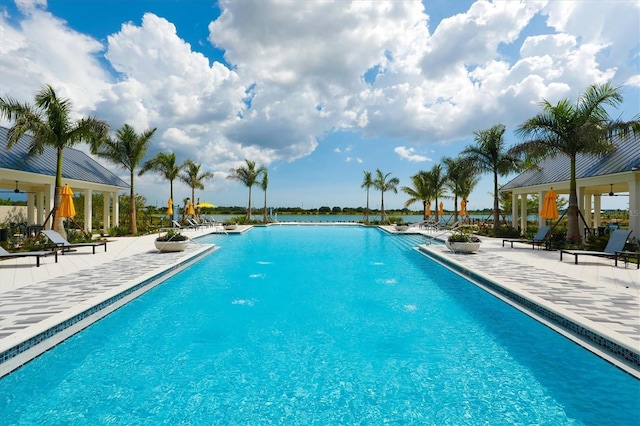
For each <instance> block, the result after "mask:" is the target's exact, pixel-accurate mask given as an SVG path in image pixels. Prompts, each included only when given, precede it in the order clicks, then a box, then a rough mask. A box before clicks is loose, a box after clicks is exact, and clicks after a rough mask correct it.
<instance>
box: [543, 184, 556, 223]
mask: <svg viewBox="0 0 640 426" xmlns="http://www.w3.org/2000/svg"><path fill="white" fill-rule="evenodd" d="M557 198H558V194H557V193H556V191H554V190H553V188H551V189H550V190H549V191H548V192H547V193H546V194H545V196H544V201H543V202H542V209H540V217H542V218H544V219H557V218H558V205H557V203H556V199H557Z"/></svg>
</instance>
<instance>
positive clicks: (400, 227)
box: [395, 225, 409, 232]
mask: <svg viewBox="0 0 640 426" xmlns="http://www.w3.org/2000/svg"><path fill="white" fill-rule="evenodd" d="M395 228H396V231H398V232H404V231H406V230H407V229H409V225H396V226H395Z"/></svg>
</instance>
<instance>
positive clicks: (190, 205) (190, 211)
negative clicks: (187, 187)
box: [187, 201, 196, 216]
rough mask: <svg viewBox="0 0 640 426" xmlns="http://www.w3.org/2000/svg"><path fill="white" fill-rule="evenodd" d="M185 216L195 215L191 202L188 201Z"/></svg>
mask: <svg viewBox="0 0 640 426" xmlns="http://www.w3.org/2000/svg"><path fill="white" fill-rule="evenodd" d="M187 214H190V215H191V216H193V215H195V214H196V211H195V210H194V209H193V201H189V207H188V208H187Z"/></svg>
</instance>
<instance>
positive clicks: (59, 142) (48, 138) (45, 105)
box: [0, 85, 109, 236]
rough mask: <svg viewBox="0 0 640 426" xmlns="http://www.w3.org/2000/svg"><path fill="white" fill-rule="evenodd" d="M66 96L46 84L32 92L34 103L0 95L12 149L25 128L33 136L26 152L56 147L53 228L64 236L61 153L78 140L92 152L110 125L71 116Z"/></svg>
mask: <svg viewBox="0 0 640 426" xmlns="http://www.w3.org/2000/svg"><path fill="white" fill-rule="evenodd" d="M71 109H72V104H71V101H70V100H69V99H64V98H58V96H57V95H56V92H55V90H54V89H53V87H51V86H49V85H46V86H44V87H43V88H42V89H40V90H39V91H38V92H37V93H36V95H35V106H32V105H29V104H26V103H24V104H21V103H19V102H18V101H17V100H16V99H13V98H9V97H0V116H2V117H5V118H7V119H8V120H12V121H14V125H13V127H11V128H10V129H9V132H8V135H7V149H11V148H12V147H13V146H14V145H15V144H16V143H17V142H18V140H20V138H21V137H22V136H23V135H24V134H25V133H27V132H29V133H31V135H32V136H33V139H32V142H31V145H30V146H29V153H28V155H29V156H36V155H40V154H42V153H43V151H44V147H45V146H51V147H53V148H55V150H56V155H57V163H56V181H55V185H56V186H55V196H54V199H53V220H52V222H53V229H55V230H57V231H59V232H60V233H62V234H63V235H65V236H66V233H65V230H64V226H63V223H62V219H63V218H61V217H59V215H58V207H59V206H60V200H61V199H62V195H61V191H62V153H63V150H64V148H71V147H73V146H75V145H76V144H78V143H80V142H87V143H89V145H90V149H91V151H92V152H95V151H96V150H97V149H98V148H99V147H100V145H101V144H102V143H103V142H104V141H105V140H106V138H107V136H108V132H109V126H108V125H107V123H105V122H104V121H102V120H98V119H96V118H82V119H79V120H77V121H73V120H72V119H71V115H72V114H71Z"/></svg>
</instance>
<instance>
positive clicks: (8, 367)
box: [0, 245, 220, 378]
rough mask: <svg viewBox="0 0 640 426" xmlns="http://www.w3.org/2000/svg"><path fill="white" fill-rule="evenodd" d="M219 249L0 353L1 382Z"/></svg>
mask: <svg viewBox="0 0 640 426" xmlns="http://www.w3.org/2000/svg"><path fill="white" fill-rule="evenodd" d="M219 249H220V247H218V246H214V245H212V246H211V247H208V248H206V249H204V250H201V251H198V252H196V253H194V255H193V256H190V257H188V258H186V259H183V260H182V261H180V262H178V263H176V264H172V265H170V266H169V267H167V268H165V269H162V270H160V271H158V272H156V273H154V274H152V275H151V276H149V277H147V278H144V279H143V280H142V281H139V282H135V283H132V284H131V285H129V286H128V287H126V288H124V289H122V291H119V292H118V293H117V294H114V295H111V296H109V297H107V298H106V299H104V300H102V301H101V302H98V303H97V304H96V303H92V304H90V306H89V307H88V308H86V309H83V310H82V312H79V313H76V314H74V315H72V316H71V317H69V318H66V319H62V320H58V321H57V323H56V324H55V325H52V326H50V327H48V328H47V329H46V330H43V331H41V332H39V333H37V334H36V335H34V336H32V337H30V338H27V339H25V340H24V341H22V342H19V343H17V344H14V345H12V346H10V347H9V348H7V349H5V350H3V351H2V352H0V378H2V377H4V376H6V375H8V374H10V373H11V372H13V371H15V370H17V369H18V368H20V367H22V366H23V365H25V364H27V363H28V362H30V361H31V360H33V359H35V358H36V357H38V356H40V355H41V354H43V353H45V352H46V351H48V350H49V349H52V348H53V347H55V346H57V345H58V344H60V343H62V342H64V341H65V340H66V339H68V338H70V337H72V336H73V335H75V334H77V333H78V332H80V331H82V330H83V329H85V328H87V327H88V326H90V325H91V324H93V323H95V322H97V321H99V320H101V319H102V318H104V317H106V316H107V315H109V314H110V313H111V312H114V311H116V310H117V309H119V308H121V307H122V306H124V305H126V304H127V303H128V302H130V301H131V300H134V299H136V298H137V297H139V296H141V295H142V294H144V293H146V292H147V291H149V290H151V289H153V288H154V287H156V286H158V285H159V284H161V283H162V282H164V281H166V280H167V279H168V278H171V277H172V276H173V275H176V274H177V273H179V272H181V271H182V270H184V269H186V268H188V267H189V266H191V265H192V264H194V263H196V262H198V261H200V260H201V259H202V258H203V257H205V256H206V255H208V254H211V253H213V252H215V251H217V250H219Z"/></svg>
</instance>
